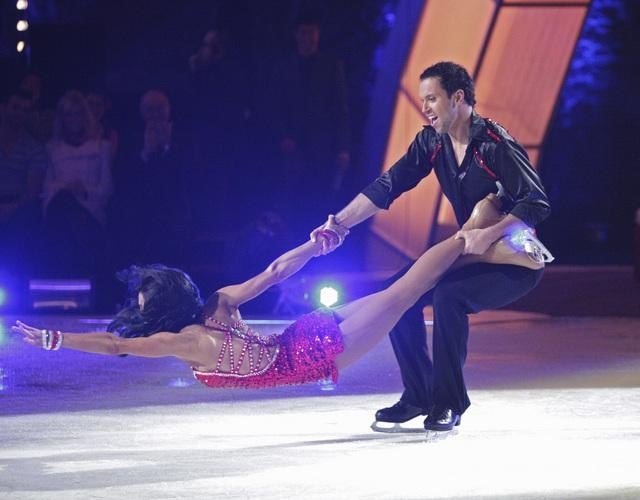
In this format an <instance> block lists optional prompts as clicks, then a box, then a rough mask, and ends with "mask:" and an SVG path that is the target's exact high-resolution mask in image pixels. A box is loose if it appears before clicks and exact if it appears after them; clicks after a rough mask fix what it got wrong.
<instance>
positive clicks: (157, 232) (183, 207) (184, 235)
mask: <svg viewBox="0 0 640 500" xmlns="http://www.w3.org/2000/svg"><path fill="white" fill-rule="evenodd" d="M140 115H141V117H142V121H143V130H142V132H141V134H140V139H139V141H138V142H137V144H135V143H134V146H133V147H132V148H131V149H129V150H128V151H127V150H125V151H123V155H122V157H121V159H120V160H119V161H118V162H117V168H116V195H115V200H114V203H113V206H112V208H113V210H112V212H111V228H112V234H113V235H114V237H115V240H116V246H115V249H116V250H117V255H116V256H115V257H116V258H115V264H116V266H124V265H127V264H128V263H131V262H137V263H144V264H149V263H154V262H165V263H168V264H169V265H172V266H186V265H187V264H188V262H187V261H188V259H187V256H186V255H185V253H186V250H187V249H185V248H184V244H185V242H186V241H188V240H189V233H190V224H191V222H190V216H189V209H188V203H187V194H186V184H185V172H186V171H187V170H188V169H189V164H190V163H191V161H190V159H189V152H188V148H187V147H186V146H185V145H184V144H181V143H180V141H177V140H176V138H175V136H174V133H173V122H172V121H171V103H170V101H169V98H168V97H167V96H166V94H164V93H163V92H161V91H159V90H149V91H147V92H146V93H145V94H144V95H143V96H142V98H141V100H140Z"/></svg>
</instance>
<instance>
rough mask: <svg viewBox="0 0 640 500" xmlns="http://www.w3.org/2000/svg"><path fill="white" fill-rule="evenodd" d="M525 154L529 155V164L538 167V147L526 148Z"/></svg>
mask: <svg viewBox="0 0 640 500" xmlns="http://www.w3.org/2000/svg"><path fill="white" fill-rule="evenodd" d="M527 154H528V155H529V160H530V161H531V165H533V166H534V167H536V168H537V167H538V157H539V156H540V149H538V148H527Z"/></svg>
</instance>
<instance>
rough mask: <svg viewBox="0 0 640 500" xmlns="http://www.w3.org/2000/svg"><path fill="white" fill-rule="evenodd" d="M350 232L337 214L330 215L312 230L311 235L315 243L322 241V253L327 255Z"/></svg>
mask: <svg viewBox="0 0 640 500" xmlns="http://www.w3.org/2000/svg"><path fill="white" fill-rule="evenodd" d="M348 234H349V229H348V228H347V227H346V226H343V225H341V224H338V222H336V218H335V215H329V217H328V218H327V222H325V223H324V224H323V225H322V226H318V227H317V228H315V229H314V230H313V231H311V234H310V235H309V237H310V238H311V241H312V242H314V243H316V242H317V241H321V242H322V255H326V254H328V253H331V252H333V251H334V250H335V249H336V248H338V247H339V246H340V245H342V243H343V242H344V239H345V238H346V236H347V235H348Z"/></svg>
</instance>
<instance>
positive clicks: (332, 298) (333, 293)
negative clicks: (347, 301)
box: [320, 286, 338, 307]
mask: <svg viewBox="0 0 640 500" xmlns="http://www.w3.org/2000/svg"><path fill="white" fill-rule="evenodd" d="M336 302H338V290H336V289H335V288H333V287H331V286H325V287H322V288H321V289H320V303H321V304H322V305H323V306H325V307H331V306H332V305H333V304H335V303H336Z"/></svg>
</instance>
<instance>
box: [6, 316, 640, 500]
mask: <svg viewBox="0 0 640 500" xmlns="http://www.w3.org/2000/svg"><path fill="white" fill-rule="evenodd" d="M21 319H23V320H24V321H26V322H28V321H29V320H30V321H32V322H33V323H35V324H36V325H37V326H48V327H55V328H59V329H63V330H67V331H87V330H97V329H98V330H99V329H103V328H104V324H105V318H87V317H77V316H57V317H55V316H53V317H42V316H37V317H32V318H21ZM14 320H15V318H14V317H6V316H5V317H2V318H1V326H2V329H1V332H2V337H1V338H0V340H1V346H2V350H1V355H0V386H1V387H0V414H1V415H2V416H1V417H0V422H1V424H0V442H1V443H2V445H1V447H0V497H1V498H10V499H14V498H21V499H22V498H34V499H35V498H37V499H63V498H64V499H69V498H78V499H87V498H131V499H134V498H145V499H147V498H238V499H240V498H267V499H280V498H310V499H315V498H323V499H324V498H328V499H336V498H345V499H347V498H348V499H353V498H370V499H382V498H384V499H386V498H390V499H396V498H397V499H404V498H415V499H418V498H563V499H564V498H629V499H631V498H639V497H640V459H639V458H638V456H639V451H640V319H639V318H584V317H583V318H577V317H565V318H558V317H553V318H552V317H548V316H545V315H541V314H532V313H516V312H510V311H497V312H488V313H481V314H479V315H476V316H474V317H473V319H472V324H473V326H472V333H471V337H470V342H469V353H470V354H469V358H468V360H467V365H466V372H465V373H466V378H467V383H468V386H469V388H470V397H471V400H472V406H471V407H470V408H469V410H468V411H467V412H466V413H465V414H464V416H463V418H462V425H461V426H460V427H458V428H456V430H454V431H452V432H449V433H429V434H427V433H426V432H425V431H423V430H421V426H422V421H421V420H420V419H416V420H415V421H414V422H412V427H413V428H414V430H415V432H408V433H401V434H384V433H376V432H373V431H372V430H371V429H370V427H369V426H370V424H371V423H372V421H373V414H374V413H375V410H376V409H378V408H381V407H384V406H389V405H390V404H393V403H394V402H395V401H396V400H397V398H398V395H399V392H400V390H401V383H400V379H399V373H398V369H397V366H396V363H395V359H394V357H393V353H392V351H391V346H390V344H389V342H387V341H384V342H382V343H381V344H379V345H378V347H377V348H376V349H375V350H374V351H372V352H371V353H369V354H368V355H367V356H366V357H365V358H363V359H362V360H361V361H360V362H358V363H357V364H356V365H354V366H352V367H351V368H349V369H347V370H345V371H344V373H343V374H342V375H341V380H340V382H339V384H338V385H337V386H336V387H331V386H326V385H316V384H310V385H306V386H298V387H281V388H276V389H270V390H262V391H231V390H226V391H216V390H212V389H207V388H205V387H203V386H200V385H198V384H196V383H195V381H194V380H193V379H192V377H191V374H190V372H189V370H188V369H187V368H186V367H184V366H183V365H182V364H181V363H180V362H178V361H176V360H173V359H136V358H131V357H128V358H110V357H106V356H104V357H103V356H98V355H91V354H84V353H78V352H71V351H65V350H62V351H58V352H55V353H48V352H44V351H41V350H39V349H35V348H32V347H30V346H28V345H26V344H23V343H22V342H21V341H20V339H19V338H17V337H16V336H14V335H13V334H10V333H9V332H8V326H10V325H11V324H12V323H13V321H14ZM253 326H254V328H257V329H259V330H261V331H264V332H268V331H275V330H280V329H281V328H282V327H283V324H282V322H280V321H273V320H271V321H266V320H264V321H257V324H254V325H253Z"/></svg>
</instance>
